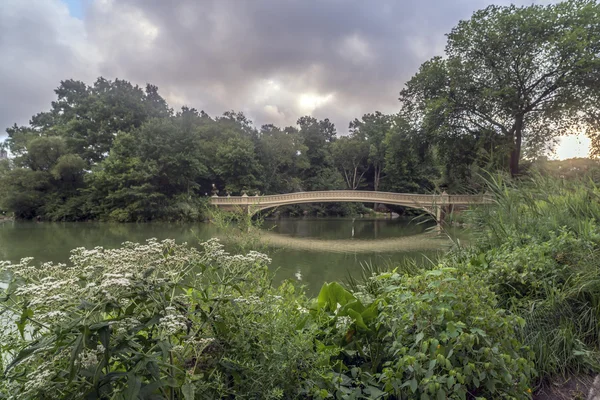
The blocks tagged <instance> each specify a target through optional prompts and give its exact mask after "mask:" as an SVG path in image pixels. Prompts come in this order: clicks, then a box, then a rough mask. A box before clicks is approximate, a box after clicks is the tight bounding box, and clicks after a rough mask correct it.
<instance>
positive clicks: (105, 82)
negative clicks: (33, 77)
mask: <svg viewBox="0 0 600 400" xmlns="http://www.w3.org/2000/svg"><path fill="white" fill-rule="evenodd" d="M598 8H599V6H598V5H597V4H596V3H595V2H593V1H567V2H563V3H558V4H555V5H550V6H531V7H520V8H519V7H516V6H509V7H498V6H490V7H488V8H486V9H483V10H480V11H477V12H476V13H475V14H474V15H473V16H472V18H471V19H469V20H464V21H460V22H459V23H458V24H457V25H456V27H455V28H454V29H452V31H451V32H450V33H449V34H448V35H447V36H448V41H447V45H446V49H445V54H444V55H443V56H442V55H440V56H436V57H434V58H432V59H430V60H428V61H426V62H424V63H423V64H422V65H421V67H420V68H419V70H418V72H417V73H416V74H415V75H414V76H413V77H412V78H411V79H410V80H409V81H408V82H406V84H405V87H404V88H399V89H401V91H400V93H399V107H398V108H399V111H398V112H397V113H394V114H384V113H381V112H378V111H373V112H370V113H367V114H365V115H363V116H362V117H360V118H356V119H354V120H353V121H351V122H350V123H349V125H348V128H347V129H346V127H343V128H340V127H335V126H334V124H333V123H332V122H331V121H329V120H328V119H323V120H318V119H316V118H314V117H311V116H303V117H300V118H299V119H298V120H297V123H296V125H295V126H288V127H277V126H274V125H271V124H267V125H263V126H261V127H256V126H254V125H253V123H252V121H251V120H249V118H248V117H247V116H245V115H244V114H243V113H241V112H235V111H227V112H225V113H224V114H223V115H222V116H216V117H215V116H213V117H211V116H209V115H207V114H206V113H205V112H203V111H198V110H196V109H194V108H191V107H182V108H181V109H180V110H178V111H175V110H173V109H172V108H171V107H170V106H169V105H168V104H167V102H166V101H165V99H164V98H163V97H161V95H160V94H159V92H158V88H157V87H156V86H154V85H152V84H147V85H146V87H145V88H143V87H139V86H137V85H133V84H131V83H130V82H128V81H126V80H121V79H115V80H109V79H105V78H102V77H101V78H98V79H97V80H96V82H94V83H93V84H91V85H88V84H86V83H84V82H81V81H76V80H72V79H67V80H64V81H62V82H60V85H59V86H58V88H57V89H56V90H55V93H56V100H55V101H53V102H52V104H51V106H50V110H49V111H43V112H40V113H38V114H36V115H34V116H33V117H32V118H31V121H30V122H29V124H28V125H25V126H18V125H16V124H15V125H14V126H12V127H9V128H8V129H7V133H8V138H7V140H6V141H5V142H4V143H2V147H3V148H5V149H7V150H8V151H9V152H10V154H11V156H12V157H11V160H10V161H7V160H3V161H2V164H0V193H1V194H0V209H1V210H3V212H4V213H9V214H13V215H14V216H15V217H16V218H23V219H31V218H38V219H42V220H52V221H79V220H94V219H96V220H112V221H149V220H195V219H199V218H202V217H203V216H202V214H203V212H202V210H203V207H202V205H203V204H204V202H205V198H206V196H209V195H211V194H212V192H213V185H215V188H216V190H218V193H220V194H221V195H226V194H228V193H229V194H232V195H236V194H238V195H239V194H241V193H242V192H247V193H248V194H256V193H260V194H276V193H288V192H294V191H311V190H328V189H362V190H383V191H394V192H407V193H428V192H432V191H436V190H438V191H441V190H446V191H447V192H448V193H460V192H476V191H479V190H481V188H482V185H481V182H480V180H479V179H478V176H479V174H480V172H481V171H483V170H485V171H495V170H504V171H508V172H510V174H511V175H512V176H519V175H522V174H524V173H527V171H528V169H529V167H530V166H531V165H532V164H533V163H535V161H537V160H540V159H544V158H545V157H546V156H547V154H548V151H549V150H550V149H551V148H552V146H553V145H554V144H555V141H556V139H557V138H558V137H559V136H561V135H564V134H569V133H574V132H579V133H582V132H583V133H586V134H588V136H589V137H590V138H591V139H592V145H593V152H594V154H596V153H597V152H598V149H599V148H600V136H598V130H597V126H598V121H600V112H599V108H598V104H600V81H599V79H598V76H600V61H599V59H598V54H600V25H599V24H598V12H599V11H598ZM357 117H358V116H357ZM305 211H306V212H310V213H315V214H347V213H351V212H352V209H351V207H349V206H340V205H327V206H322V207H319V206H318V205H317V206H313V207H308V208H307V207H304V210H300V209H298V207H296V208H295V209H294V208H292V209H288V210H287V211H286V212H288V213H290V214H292V215H294V214H298V213H301V212H305Z"/></svg>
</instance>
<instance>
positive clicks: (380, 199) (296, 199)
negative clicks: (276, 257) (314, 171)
mask: <svg viewBox="0 0 600 400" xmlns="http://www.w3.org/2000/svg"><path fill="white" fill-rule="evenodd" d="M491 202H492V199H491V197H490V196H488V195H463V194H458V195H457V194H450V195H449V194H447V193H446V192H444V193H442V194H407V193H391V192H375V191H366V190H326V191H315V192H296V193H288V194H275V195H266V196H259V195H256V196H248V195H246V194H243V195H242V196H229V195H228V196H227V197H219V196H217V195H213V196H212V197H211V198H210V203H211V204H212V205H215V206H217V207H220V208H222V209H224V210H227V211H235V210H243V211H245V212H248V213H249V214H251V215H253V214H255V213H257V212H259V211H262V210H265V209H268V208H273V207H279V206H286V205H291V204H303V203H377V204H389V205H397V206H403V207H410V208H415V209H418V210H423V211H425V212H426V213H428V214H431V215H432V216H433V217H435V219H436V221H438V222H442V221H443V219H444V216H445V215H446V214H447V213H449V212H452V211H453V210H454V209H456V208H459V209H463V208H466V207H468V206H471V205H474V204H488V203H491Z"/></svg>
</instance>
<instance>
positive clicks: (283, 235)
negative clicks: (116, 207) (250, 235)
mask: <svg viewBox="0 0 600 400" xmlns="http://www.w3.org/2000/svg"><path fill="white" fill-rule="evenodd" d="M431 227H432V226H431V224H429V225H428V224H417V223H415V222H414V221H411V220H402V219H397V220H367V219H359V218H357V219H355V220H354V221H352V220H351V219H281V220H273V221H266V223H265V225H264V230H263V232H262V235H261V238H262V240H263V243H264V244H265V245H266V247H267V252H268V253H269V255H270V256H271V258H272V259H273V263H272V268H273V271H275V280H276V282H278V281H281V280H283V279H291V280H294V281H297V282H300V283H302V284H303V285H306V286H307V288H308V290H309V291H310V292H311V293H316V292H317V291H318V289H319V288H320V286H321V285H322V283H323V282H325V281H332V280H340V279H345V278H346V277H347V276H348V274H358V273H360V268H361V266H360V264H361V263H363V262H373V263H397V262H399V261H401V260H403V259H405V258H423V257H424V256H427V257H434V256H435V255H436V254H437V253H438V252H439V251H443V250H445V249H446V248H447V247H448V245H449V243H450V242H449V241H448V240H447V239H444V237H443V236H439V235H436V234H435V233H432V232H429V231H428V229H430V228H431ZM222 233H223V232H220V231H219V230H218V228H217V227H216V226H215V225H212V224H208V223H196V224H169V223H147V224H111V223H98V222H94V223H35V222H4V223H0V260H10V261H18V260H20V259H21V258H23V257H34V258H35V259H36V261H38V262H45V261H54V262H66V261H68V257H69V252H70V250H71V249H73V248H76V247H87V248H93V247H96V246H103V247H106V248H115V247H118V246H120V245H121V243H123V242H125V241H131V242H142V243H143V242H144V241H146V240H147V239H149V238H153V237H155V238H157V239H159V240H162V239H167V238H171V239H175V240H176V241H177V242H178V243H181V242H188V243H190V244H197V243H199V242H200V241H204V240H207V239H209V238H211V237H220V236H222Z"/></svg>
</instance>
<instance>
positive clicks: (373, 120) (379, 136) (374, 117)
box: [349, 111, 392, 191]
mask: <svg viewBox="0 0 600 400" xmlns="http://www.w3.org/2000/svg"><path fill="white" fill-rule="evenodd" d="M391 127H392V117H391V116H389V115H386V114H383V113H381V112H379V111H375V112H374V113H372V114H365V115H363V117H362V119H360V120H359V119H355V120H354V121H352V122H350V126H349V128H350V132H351V133H352V135H354V136H356V137H360V138H364V139H365V140H366V141H367V143H368V146H369V155H368V162H369V167H370V169H371V172H372V174H373V175H372V176H373V182H372V184H373V190H375V191H377V190H379V185H380V183H381V173H382V172H383V169H384V167H385V152H386V149H385V136H386V134H387V133H388V132H389V131H390V129H391Z"/></svg>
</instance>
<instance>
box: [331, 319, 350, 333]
mask: <svg viewBox="0 0 600 400" xmlns="http://www.w3.org/2000/svg"><path fill="white" fill-rule="evenodd" d="M351 323H352V318H350V317H348V316H344V317H337V319H336V321H335V327H336V328H337V329H338V330H339V331H342V332H345V331H347V330H348V328H349V327H350V324H351Z"/></svg>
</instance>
